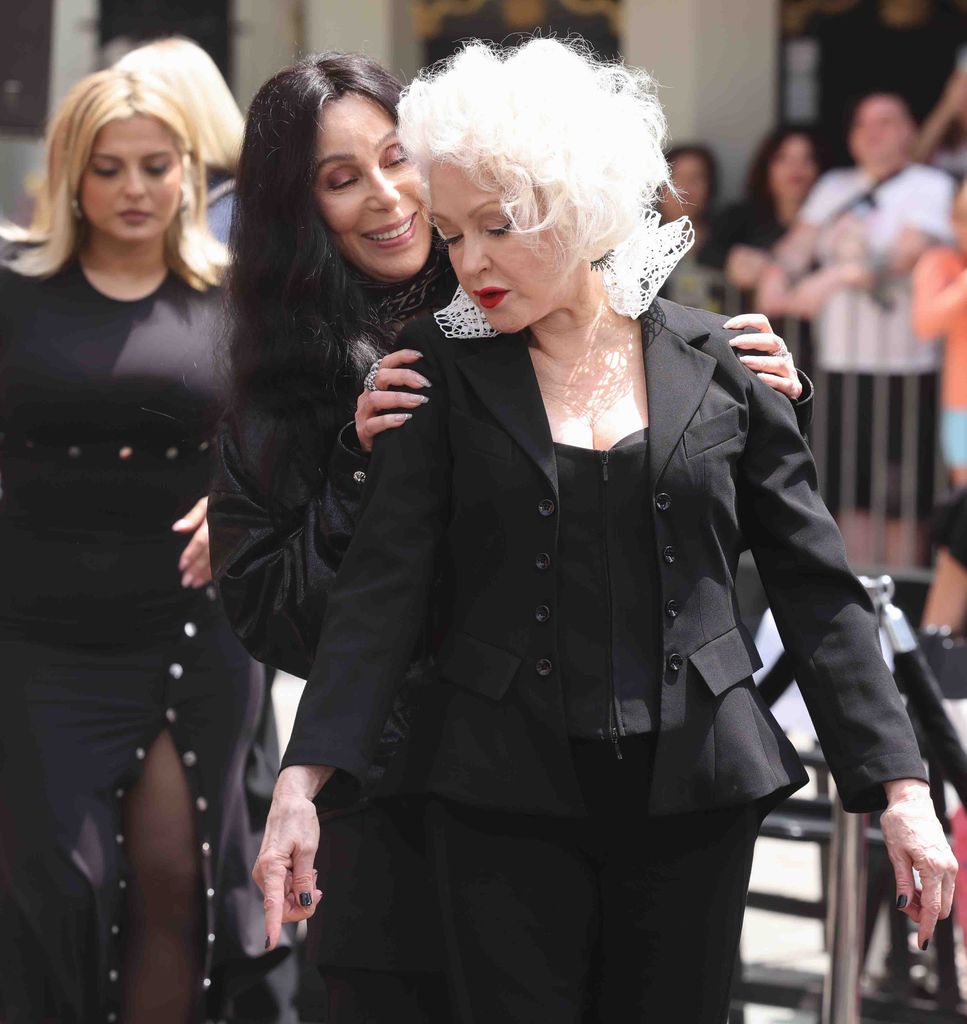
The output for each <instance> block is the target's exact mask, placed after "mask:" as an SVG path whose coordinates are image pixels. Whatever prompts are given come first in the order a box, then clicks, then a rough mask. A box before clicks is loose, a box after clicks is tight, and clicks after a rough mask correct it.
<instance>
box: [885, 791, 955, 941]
mask: <svg viewBox="0 0 967 1024" xmlns="http://www.w3.org/2000/svg"><path fill="white" fill-rule="evenodd" d="M884 789H885V790H886V795H887V800H888V801H889V806H888V807H887V809H886V810H885V811H884V812H883V814H882V815H881V816H880V828H881V829H882V830H883V839H884V841H885V842H886V852H887V856H888V857H889V858H890V863H891V864H892V865H893V872H894V874H895V875H896V892H897V902H896V906H897V910H902V911H903V913H904V914H906V915H907V917H909V918H911V919H912V920H913V921H916V923H917V925H918V928H917V944H918V945H919V946H920V948H921V949H926V948H927V943H928V942H929V941H930V940H931V939H932V938H933V931H934V928H935V927H936V926H937V921H938V920H940V919H942V918H946V917H949V916H950V911H951V907H952V906H953V899H954V882H955V880H956V878H957V866H958V865H957V858H956V857H955V856H954V854H953V851H952V850H951V849H950V845H949V844H948V842H947V837H946V836H945V835H944V831H943V828H942V827H941V825H940V822H939V821H938V820H937V815H936V813H935V811H934V807H933V801H932V800H931V798H930V790H929V788H928V786H927V784H926V783H925V782H921V781H920V780H919V779H897V780H895V781H893V782H887V783H886V784H885V785H884ZM914 870H916V872H917V873H918V874H919V875H920V884H921V888H920V889H917V887H916V883H915V881H914V877H913V872H914Z"/></svg>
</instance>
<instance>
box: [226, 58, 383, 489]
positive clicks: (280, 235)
mask: <svg viewBox="0 0 967 1024" xmlns="http://www.w3.org/2000/svg"><path fill="white" fill-rule="evenodd" d="M401 91H402V85H401V84H400V82H398V81H397V80H396V79H395V78H394V77H393V76H392V75H391V74H390V73H389V72H388V71H386V70H385V69H384V68H382V67H381V66H380V65H379V64H377V63H376V62H375V61H373V60H371V59H370V58H369V57H365V56H362V55H361V54H344V53H328V54H321V55H317V56H313V57H309V58H306V59H305V60H302V61H300V62H299V63H298V64H295V65H293V66H292V67H288V68H285V69H284V70H282V71H280V72H278V74H276V75H274V76H273V77H272V78H270V79H269V80H268V81H267V82H266V83H265V84H264V85H263V86H262V88H261V89H259V91H258V92H257V93H256V95H255V98H254V99H253V100H252V104H251V106H250V107H249V112H248V118H247V120H246V124H245V137H244V141H243V143H242V152H241V157H240V159H239V167H238V176H237V178H236V181H235V204H234V213H233V219H232V231H231V242H230V248H231V251H232V257H233V259H232V268H231V271H230V274H229V302H230V308H231V314H232V319H231V333H230V337H229V345H228V355H229V370H228V372H229V409H228V412H229V416H230V417H232V416H234V417H236V418H238V417H242V418H244V417H245V413H246V412H254V413H256V414H259V415H258V420H259V422H260V423H261V424H262V429H263V430H272V431H274V433H275V434H276V436H277V438H278V439H280V440H282V441H283V443H284V447H285V451H284V452H283V451H282V450H279V451H278V452H277V455H278V457H277V458H275V459H272V460H269V461H271V462H273V463H274V466H273V467H268V466H265V467H259V468H260V470H262V471H266V470H269V469H276V470H277V469H280V468H281V464H282V462H283V460H284V458H285V456H286V455H288V456H289V457H294V458H296V459H297V460H298V461H300V462H302V463H303V464H304V465H305V466H306V467H308V466H310V465H315V466H317V465H319V463H320V461H321V460H322V459H324V457H325V449H326V448H327V447H328V445H330V444H331V443H332V439H333V437H334V435H335V432H336V430H337V429H338V428H339V427H340V426H341V425H342V424H343V423H345V422H346V421H347V420H348V419H350V418H351V416H352V409H353V404H354V401H355V398H356V395H357V394H358V391H359V387H360V382H361V380H362V377H363V376H364V375H365V372H366V369H367V368H368V366H369V365H370V363H371V362H372V360H373V359H375V358H377V356H378V354H379V350H378V347H377V342H378V337H379V331H378V329H377V327H376V325H375V324H374V323H373V318H372V316H371V312H370V308H369V303H368V302H367V300H366V298H365V296H364V294H363V292H362V290H361V289H360V288H359V287H358V285H357V284H355V283H354V282H353V280H352V279H351V278H350V276H349V273H348V268H347V264H346V262H345V260H344V259H343V257H342V256H341V255H340V254H339V252H338V251H337V250H336V247H335V245H334V243H333V241H332V239H331V237H330V235H329V232H328V231H327V230H326V227H325V225H324V223H323V221H322V218H321V216H320V214H319V211H318V208H317V206H316V201H315V197H314V179H315V167H316V134H317V130H318V127H319V124H320V120H321V112H322V110H323V108H324V107H325V105H326V104H327V103H330V102H333V101H334V100H338V99H340V98H341V97H343V96H346V95H348V94H355V95H359V96H363V97H366V98H367V99H370V100H372V101H373V102H374V103H377V104H379V106H381V107H382V108H383V109H384V110H385V111H386V113H387V114H388V115H389V116H390V118H391V119H392V120H393V121H394V122H395V121H396V116H397V106H398V104H399V98H400V92H401ZM271 479H272V480H275V479H278V477H276V476H274V475H273V476H272V477H271Z"/></svg>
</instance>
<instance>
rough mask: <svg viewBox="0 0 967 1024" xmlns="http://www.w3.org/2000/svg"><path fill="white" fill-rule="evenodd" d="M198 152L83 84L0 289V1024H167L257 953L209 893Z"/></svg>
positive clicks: (210, 619)
mask: <svg viewBox="0 0 967 1024" xmlns="http://www.w3.org/2000/svg"><path fill="white" fill-rule="evenodd" d="M198 149H199V144H198V140H197V138H196V136H195V132H194V128H193V127H192V125H191V122H190V121H189V119H188V118H187V117H186V116H185V112H184V111H183V110H182V108H181V107H179V106H178V105H177V104H176V103H175V102H174V101H173V99H172V98H171V93H170V91H169V90H168V89H167V88H166V87H165V86H164V85H163V83H161V82H160V81H157V80H154V79H150V78H148V77H139V76H137V75H135V74H133V73H130V72H125V71H118V70H108V71H102V72H99V73H98V74H95V75H91V76H89V77H87V78H85V79H83V80H82V81H81V82H80V83H78V84H77V85H76V86H75V88H74V89H73V90H72V91H71V92H70V94H69V95H68V96H67V98H66V99H65V100H64V102H63V104H62V106H61V107H60V109H59V110H58V111H57V113H56V115H55V116H54V119H53V123H52V125H51V128H50V132H49V137H48V145H47V178H46V182H45V193H44V197H43V202H42V203H40V204H39V206H38V215H37V219H36V221H35V223H34V224H33V225H32V227H31V228H30V229H29V230H28V231H26V232H23V233H21V236H20V238H19V239H18V241H17V243H15V244H14V245H12V246H11V247H10V249H9V250H8V251H7V252H6V253H5V259H4V266H3V268H2V269H0V432H2V433H0V438H2V441H0V475H2V479H3V494H2V498H0V564H2V565H3V574H2V583H0V665H2V666H3V687H2V690H0V702H2V703H0V751H2V758H0V816H2V822H0V879H2V882H0V947H2V948H0V959H2V963H3V965H4V967H3V972H2V975H0V999H2V1005H3V1011H4V1012H5V1014H6V1015H5V1016H4V1019H5V1020H10V1021H39V1020H41V1019H44V1018H45V1017H52V1018H54V1019H56V1020H57V1021H59V1022H62V1024H68V1022H78V1024H80V1022H85V1024H86V1022H89V1021H111V1020H125V1021H137V1022H138V1024H153V1022H159V1024H160V1022H162V1021H163V1022H165V1024H182V1022H185V1024H188V1022H194V1021H198V1020H200V1019H202V1015H203V1014H206V1015H215V1014H217V1013H218V1012H219V1011H220V1006H219V1005H218V1003H219V999H218V997H219V996H220V995H224V992H225V990H226V987H227V986H228V985H229V973H230V968H231V967H232V966H233V965H235V966H239V967H241V966H243V965H244V966H246V970H247V971H248V972H251V971H252V964H250V963H249V964H245V961H246V959H247V958H248V957H250V956H255V955H258V954H259V953H261V952H262V949H261V946H262V943H261V942H259V941H258V935H259V929H258V926H259V924H260V922H259V920H258V917H259V911H260V907H259V904H258V899H257V893H256V892H255V890H254V889H253V888H252V887H251V886H250V885H249V884H247V880H246V879H245V878H244V876H242V875H240V873H235V872H233V870H232V865H233V864H234V863H236V862H238V861H240V853H241V851H240V850H239V849H238V844H239V842H240V840H238V839H236V838H235V837H239V836H243V835H246V834H247V833H248V831H249V825H248V822H247V820H246V818H245V813H246V812H245V806H244V801H243V799H242V780H241V775H242V768H243V763H244V754H245V751H246V749H247V746H248V743H249V741H250V738H251V731H252V728H253V724H254V722H255V720H256V718H257V715H258V711H259V703H260V699H261V682H260V680H261V673H260V672H259V671H258V670H257V668H256V666H255V664H254V663H253V662H252V661H250V660H249V658H248V657H247V656H246V655H245V653H244V652H243V651H242V649H241V648H240V647H239V646H238V645H237V643H236V642H235V640H234V639H233V637H232V635H231V632H230V631H229V629H228V627H227V626H226V625H225V624H224V622H223V620H222V618H221V615H220V612H219V610H218V606H217V604H216V603H215V601H214V591H213V590H212V589H211V588H210V586H209V585H208V584H209V580H210V571H209V568H208V562H209V556H208V536H207V528H206V527H205V524H204V519H205V502H204V500H203V496H204V495H205V493H206V488H207V483H208V474H209V470H208V454H207V453H208V445H209V442H208V437H209V430H210V427H211V424H212V420H213V418H214V414H215V412H216V409H215V405H216V401H215V399H216V394H215V387H214V383H213V370H212V362H213V360H212V347H213V342H214V339H215V337H216V336H217V326H218V317H219V312H220V301H221V300H220V296H219V292H218V288H217V285H218V283H219V281H220V279H221V277H222V273H223V267H224V261H225V256H224V250H223V248H222V246H221V245H220V244H219V243H217V242H216V241H215V239H214V238H213V237H212V236H211V235H210V234H209V232H208V229H207V226H206V223H205V186H204V181H203V176H202V174H201V173H200V168H199V164H198V160H197V154H198ZM186 542H187V543H186ZM250 925H251V926H252V927H250ZM266 966H268V965H267V964H266ZM2 1015H3V1014H0V1016H2Z"/></svg>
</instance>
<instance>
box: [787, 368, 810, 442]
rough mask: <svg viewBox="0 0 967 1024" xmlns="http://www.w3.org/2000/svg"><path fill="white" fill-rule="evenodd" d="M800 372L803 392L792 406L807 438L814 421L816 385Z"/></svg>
mask: <svg viewBox="0 0 967 1024" xmlns="http://www.w3.org/2000/svg"><path fill="white" fill-rule="evenodd" d="M796 373H798V374H799V383H800V384H802V394H801V395H800V396H799V397H798V398H797V399H795V400H794V401H793V403H792V407H793V411H794V412H795V414H796V423H797V424H798V425H799V433H800V434H801V435H802V436H803V437H804V438H805V437H806V436H807V435H808V433H809V428H810V426H811V425H812V422H813V396H814V395H815V394H816V387H815V385H814V384H813V382H812V380H810V378H809V377H807V376H806V374H804V373H803V372H802V370H798V369H797V370H796Z"/></svg>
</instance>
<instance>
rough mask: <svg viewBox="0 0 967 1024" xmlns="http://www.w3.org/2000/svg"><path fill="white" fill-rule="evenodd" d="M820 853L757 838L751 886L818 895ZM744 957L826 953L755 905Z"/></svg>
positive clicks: (294, 692) (806, 1023) (784, 1020)
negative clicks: (755, 908) (756, 908)
mask: <svg viewBox="0 0 967 1024" xmlns="http://www.w3.org/2000/svg"><path fill="white" fill-rule="evenodd" d="M301 692H302V683H301V681H300V680H298V679H294V678H292V677H291V676H283V675H280V676H279V678H278V679H277V680H276V683H275V687H274V691H273V693H274V699H275V708H276V714H277V717H278V722H279V732H280V735H281V738H282V744H283V747H284V744H285V741H286V739H287V737H288V735H289V732H290V730H291V728H292V721H293V719H294V717H295V709H296V705H297V703H298V700H299V694H300V693H301ZM819 886H820V875H819V857H818V851H817V849H816V847H814V846H811V845H809V844H804V843H789V842H782V841H779V840H775V839H760V840H759V843H758V845H757V847H756V857H755V864H754V867H753V873H752V888H753V889H754V890H756V891H763V892H778V893H783V894H785V895H789V896H799V897H802V898H806V899H815V898H817V897H818V895H819ZM742 953H743V960H744V962H745V963H747V964H755V963H763V964H769V965H772V966H777V967H786V968H792V969H795V970H798V971H810V972H812V971H815V972H817V973H818V972H822V971H824V970H825V967H826V962H827V958H826V956H825V954H824V953H823V934H822V925H821V923H820V922H818V921H806V920H802V919H798V918H790V917H787V916H780V915H776V914H771V913H767V912H764V911H759V910H749V911H748V913H747V914H746V920H745V930H744V932H743V936H742ZM816 1021H817V1016H816V1015H815V1014H806V1013H799V1012H796V1011H792V1010H784V1009H777V1008H770V1007H750V1008H749V1009H748V1010H747V1012H746V1020H745V1024H815V1022H816Z"/></svg>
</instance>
